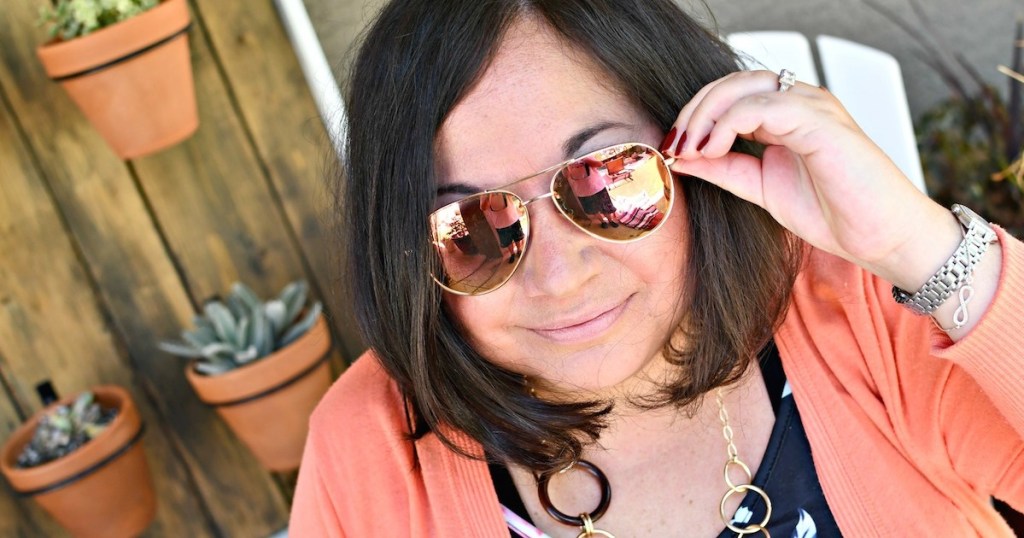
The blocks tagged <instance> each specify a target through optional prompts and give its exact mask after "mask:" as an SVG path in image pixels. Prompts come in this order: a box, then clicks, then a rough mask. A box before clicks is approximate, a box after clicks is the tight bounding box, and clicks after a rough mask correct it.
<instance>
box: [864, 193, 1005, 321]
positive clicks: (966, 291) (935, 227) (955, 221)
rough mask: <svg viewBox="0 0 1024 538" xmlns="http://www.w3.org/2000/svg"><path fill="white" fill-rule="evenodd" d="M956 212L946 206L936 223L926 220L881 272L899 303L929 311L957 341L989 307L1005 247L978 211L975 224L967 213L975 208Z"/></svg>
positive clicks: (878, 272)
mask: <svg viewBox="0 0 1024 538" xmlns="http://www.w3.org/2000/svg"><path fill="white" fill-rule="evenodd" d="M934 207H935V208H941V206H938V205H937V204H935V205H934ZM957 211H958V213H954V212H951V211H949V210H947V209H945V208H941V212H940V213H939V214H938V215H936V216H935V217H933V219H932V220H929V222H931V223H932V224H922V225H921V228H920V230H921V231H920V232H919V233H918V234H917V235H918V239H916V240H914V241H913V242H912V244H911V245H909V246H908V248H904V249H901V252H899V253H898V254H897V255H896V256H893V257H891V258H890V259H889V260H887V263H886V264H885V267H886V268H888V269H884V268H883V269H879V270H878V271H876V274H878V275H879V276H881V277H883V278H885V279H886V280H889V281H890V282H892V283H893V285H894V289H893V293H894V296H895V298H896V300H897V301H898V302H900V303H903V304H905V305H906V306H907V307H908V308H911V310H914V311H915V312H917V313H927V314H928V315H930V316H931V317H932V318H933V319H934V320H935V323H936V325H938V326H939V327H941V328H942V329H943V330H945V331H946V332H947V333H948V334H949V335H950V337H951V338H953V339H954V340H957V339H958V338H959V337H961V336H963V335H965V334H967V333H968V332H969V331H970V329H971V328H972V327H973V326H974V325H975V324H976V323H977V321H978V320H979V319H981V317H982V315H983V314H984V313H985V311H986V310H987V309H988V305H989V304H990V303H991V301H992V299H993V297H994V295H995V290H996V287H997V285H998V280H999V272H1000V268H1001V265H1002V249H1001V248H1000V246H999V243H998V242H994V241H995V239H994V237H995V235H994V232H993V231H992V230H991V229H990V228H989V227H988V225H987V223H984V221H983V220H981V219H980V218H977V217H976V216H975V217H976V218H977V222H976V223H974V224H972V223H971V222H970V221H971V218H970V217H968V216H967V214H971V215H973V212H971V211H969V210H967V211H963V210H961V208H957ZM968 228H969V231H968ZM922 236H923V237H922ZM920 290H924V293H921V294H920V296H917V295H916V294H917V292H918V291H920Z"/></svg>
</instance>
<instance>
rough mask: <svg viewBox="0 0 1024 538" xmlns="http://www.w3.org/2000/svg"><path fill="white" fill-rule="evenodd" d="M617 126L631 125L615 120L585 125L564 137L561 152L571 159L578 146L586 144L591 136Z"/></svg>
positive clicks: (629, 126) (628, 126)
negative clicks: (566, 137)
mask: <svg viewBox="0 0 1024 538" xmlns="http://www.w3.org/2000/svg"><path fill="white" fill-rule="evenodd" d="M617 127H626V128H630V129H631V128H632V127H633V126H631V125H626V124H625V123H621V122H617V121H605V122H601V123H598V124H595V125H591V126H590V127H586V128H584V129H582V130H580V131H579V132H577V133H576V134H574V135H572V136H570V137H569V138H568V139H566V141H565V143H563V144H562V154H563V155H564V156H565V158H566V159H571V158H573V157H574V156H575V155H576V152H578V151H579V150H580V148H581V147H583V144H586V143H587V141H588V140H590V139H591V138H593V137H594V136H595V135H597V134H598V133H600V132H601V131H605V130H608V129H613V128H617Z"/></svg>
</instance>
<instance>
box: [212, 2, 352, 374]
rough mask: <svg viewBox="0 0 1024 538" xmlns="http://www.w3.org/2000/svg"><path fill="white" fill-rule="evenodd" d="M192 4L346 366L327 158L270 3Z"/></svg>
mask: <svg viewBox="0 0 1024 538" xmlns="http://www.w3.org/2000/svg"><path fill="white" fill-rule="evenodd" d="M194 2H195V3H196V9H195V11H196V12H197V13H198V14H199V16H200V17H201V18H202V21H203V26H204V29H205V30H206V32H207V33H208V36H209V39H210V41H211V43H212V48H213V50H214V53H215V56H216V58H217V60H218V61H219V62H220V65H221V66H222V67H223V69H224V71H225V73H226V74H227V76H228V79H229V80H230V81H231V83H232V84H231V93H232V94H233V95H234V96H235V99H236V102H237V106H238V110H239V113H240V115H241V117H242V118H243V121H244V122H245V126H246V127H247V128H248V132H249V133H250V135H251V136H252V138H253V141H254V143H255V145H256V148H257V151H258V152H259V157H260V160H261V161H262V163H263V164H264V165H265V166H266V170H267V173H268V174H269V176H270V178H271V180H272V182H273V187H274V190H275V191H276V194H277V195H278V196H279V197H280V200H281V202H282V204H283V206H284V210H285V214H286V216H287V219H288V224H289V225H290V227H291V229H292V230H293V231H294V233H295V235H296V236H297V239H298V242H299V245H300V247H301V249H302V253H303V254H304V255H305V257H306V259H307V260H308V262H309V265H310V267H311V270H312V272H313V274H314V275H315V280H316V282H317V283H318V284H319V288H320V290H321V295H322V296H323V297H324V299H325V303H326V305H327V309H328V312H329V313H330V315H331V317H332V321H333V326H334V329H335V334H336V335H337V336H339V337H340V340H341V342H340V347H341V348H342V350H343V352H344V354H345V356H346V358H347V359H348V360H350V361H351V360H353V359H355V358H356V357H357V356H358V355H359V354H360V353H361V352H362V351H363V349H364V346H363V344H362V341H361V338H360V337H359V335H358V331H357V329H356V326H355V322H354V320H353V318H352V316H351V312H350V306H349V305H350V304H351V301H350V300H349V299H348V298H347V297H345V296H344V295H343V294H342V292H341V287H340V286H339V285H338V279H339V278H340V276H339V274H338V271H337V268H338V260H337V257H336V256H334V254H336V253H337V252H338V250H339V249H338V246H340V245H339V244H338V242H337V240H336V238H335V237H332V233H331V229H330V225H329V224H327V223H326V220H327V219H326V217H327V212H328V211H329V210H330V195H329V193H328V191H327V189H326V183H325V181H324V168H325V165H326V164H328V163H327V162H326V161H328V159H330V161H331V162H333V161H334V159H333V152H332V150H331V147H330V142H329V140H328V139H327V134H326V132H325V130H324V128H323V124H322V123H321V121H320V119H319V116H318V115H317V110H316V106H315V105H314V104H313V99H312V97H311V96H310V93H309V89H308V87H307V86H306V83H305V79H304V78H303V75H302V71H301V69H300V67H299V64H298V61H297V60H296V58H295V54H294V52H293V51H292V47H291V44H290V42H289V41H288V39H287V36H286V35H285V33H284V29H283V28H282V27H281V23H280V19H279V17H278V15H277V12H276V10H275V9H274V6H273V4H272V2H223V1H219V0H194ZM254 80H258V81H259V83H258V84H253V83H252V82H251V81H254Z"/></svg>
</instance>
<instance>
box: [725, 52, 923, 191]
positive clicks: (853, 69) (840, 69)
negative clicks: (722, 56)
mask: <svg viewBox="0 0 1024 538" xmlns="http://www.w3.org/2000/svg"><path fill="white" fill-rule="evenodd" d="M726 40H727V41H728V42H729V45H731V46H732V47H733V49H734V50H736V51H737V53H739V55H740V57H741V58H742V59H743V61H744V65H745V66H747V68H749V69H768V70H771V71H776V72H778V71H779V70H781V69H782V68H786V69H789V70H790V71H793V72H794V73H796V75H797V78H798V79H799V80H801V81H803V82H806V83H808V84H814V85H818V84H819V83H818V80H819V79H818V73H817V69H816V67H815V64H814V56H813V53H812V50H811V45H810V43H809V42H808V40H807V38H806V37H804V36H803V34H800V33H797V32H742V33H735V34H730V35H729V36H727V37H726ZM816 42H817V46H818V59H819V60H820V61H821V65H822V71H823V73H822V74H823V75H824V79H825V87H827V88H828V89H829V91H830V92H832V94H833V95H835V96H836V97H837V98H838V99H839V101H840V102H842V103H843V106H845V107H846V109H847V110H848V111H850V115H851V116H853V119H854V120H855V121H856V122H857V124H858V125H860V127H861V129H863V130H864V132H865V133H867V135H868V136H869V137H871V139H872V140H874V142H875V143H876V144H878V145H879V147H881V148H882V150H883V151H885V153H886V154H887V155H889V158H890V159H892V160H893V162H894V163H896V166H898V167H899V169H900V170H901V171H902V172H903V173H904V174H905V175H906V176H907V177H908V178H909V179H910V181H912V182H913V183H914V185H916V186H917V188H919V189H921V191H922V192H926V191H925V186H924V174H923V173H922V171H921V158H920V156H919V155H918V152H917V141H916V139H915V137H914V125H913V121H912V120H911V117H910V107H909V106H908V105H907V92H906V89H905V88H904V86H903V76H902V74H901V72H900V66H899V63H898V62H897V61H896V59H895V58H893V57H892V55H890V54H888V53H885V52H882V51H880V50H877V49H873V48H871V47H867V46H864V45H861V44H858V43H854V42H852V41H847V40H845V39H840V38H837V37H831V36H818V38H817V39H816Z"/></svg>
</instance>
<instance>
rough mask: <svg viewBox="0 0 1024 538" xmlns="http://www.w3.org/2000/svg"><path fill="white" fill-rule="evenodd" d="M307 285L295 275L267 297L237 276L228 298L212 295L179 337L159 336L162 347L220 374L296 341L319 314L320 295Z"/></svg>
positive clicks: (202, 369) (205, 371)
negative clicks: (312, 293)
mask: <svg viewBox="0 0 1024 538" xmlns="http://www.w3.org/2000/svg"><path fill="white" fill-rule="evenodd" d="M308 295H309V285H308V284H307V283H306V282H305V281H302V280H297V281H295V282H292V283H290V284H288V285H287V286H285V287H284V289H283V290H281V293H280V294H279V295H278V296H277V297H276V298H274V299H271V300H269V301H267V302H264V301H263V300H262V299H260V298H259V297H258V296H257V295H256V293H255V292H253V291H252V289H251V288H249V287H248V286H246V285H245V284H242V283H241V282H235V283H234V284H233V285H232V286H231V293H229V294H228V296H227V299H225V300H223V301H221V300H220V299H218V298H214V299H211V300H209V301H207V302H206V304H204V305H203V313H202V315H196V316H194V317H193V318H192V324H193V325H194V328H193V329H192V330H186V331H182V333H181V338H182V341H181V342H160V343H159V344H158V346H159V347H160V349H162V350H164V351H166V352H167V353H171V354H173V355H178V356H179V357H184V358H186V359H189V360H195V361H196V362H195V369H196V370H197V371H198V372H200V373H202V374H206V375H217V374H221V373H224V372H227V371H230V370H234V369H235V368H239V367H241V366H245V365H246V364H249V363H251V362H253V361H255V360H257V359H260V358H263V357H266V356H267V355H270V354H271V353H273V352H275V351H277V350H279V349H281V348H283V347H285V346H287V345H288V344H290V343H292V342H294V341H295V340H296V339H298V338H299V337H300V336H302V335H303V334H305V333H306V331H308V330H309V329H310V328H311V327H312V326H313V324H314V323H316V320H317V319H319V317H320V312H321V310H322V308H323V305H322V304H321V303H320V301H315V302H313V303H309V301H308Z"/></svg>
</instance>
